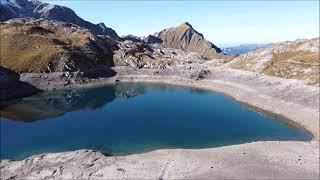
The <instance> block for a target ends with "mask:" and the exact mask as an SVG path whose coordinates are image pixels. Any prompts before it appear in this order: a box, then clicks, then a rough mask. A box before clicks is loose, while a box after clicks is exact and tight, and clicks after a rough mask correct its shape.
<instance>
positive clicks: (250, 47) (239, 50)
mask: <svg viewBox="0 0 320 180" xmlns="http://www.w3.org/2000/svg"><path fill="white" fill-rule="evenodd" d="M270 46H272V44H271V43H269V44H242V45H239V46H232V47H225V48H222V51H223V52H224V53H225V54H230V55H235V54H245V53H248V52H250V51H255V50H258V49H261V48H266V47H270Z"/></svg>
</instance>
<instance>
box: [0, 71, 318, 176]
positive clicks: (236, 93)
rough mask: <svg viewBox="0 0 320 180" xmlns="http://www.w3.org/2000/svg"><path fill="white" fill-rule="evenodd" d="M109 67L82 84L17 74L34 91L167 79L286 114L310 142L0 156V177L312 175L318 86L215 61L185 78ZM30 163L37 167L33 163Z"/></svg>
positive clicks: (177, 74)
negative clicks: (102, 75)
mask: <svg viewBox="0 0 320 180" xmlns="http://www.w3.org/2000/svg"><path fill="white" fill-rule="evenodd" d="M113 70H114V71H115V72H116V75H115V76H113V77H108V78H96V79H86V80H85V82H84V83H82V84H80V83H78V82H77V81H76V80H75V81H73V79H72V78H70V79H67V82H68V83H67V84H66V79H61V74H62V73H52V74H22V75H21V78H20V79H21V80H22V81H23V82H27V83H30V84H31V85H33V86H35V87H37V88H39V89H40V90H54V89H73V88H87V87H95V86H103V85H106V84H112V83H116V82H119V81H120V82H150V83H166V84H172V85H180V86H187V87H194V88H200V89H205V90H210V91H214V92H218V93H222V94H224V95H227V96H230V97H232V98H233V99H234V100H236V101H238V102H241V103H245V104H248V105H250V106H252V107H257V108H258V109H262V110H263V111H264V112H271V113H272V114H276V115H280V116H281V117H285V119H287V120H288V121H289V122H292V123H294V124H296V125H298V126H299V127H303V128H305V129H306V130H308V131H309V132H311V133H312V134H313V135H314V139H313V140H312V141H310V142H300V141H261V142H254V143H246V144H240V145H231V146H223V147H217V148H209V149H196V150H195V149H193V150H189V149H170V150H166V149H160V150H156V151H152V152H147V153H142V154H135V155H128V156H115V157H106V156H104V155H103V154H102V153H99V152H94V151H91V150H79V151H72V152H62V153H48V154H43V155H35V156H31V157H29V158H26V159H24V160H21V161H11V160H2V161H1V165H2V167H1V172H2V173H3V174H4V175H3V177H4V179H7V178H10V177H16V178H19V177H29V178H51V177H55V178H56V177H62V178H73V179H74V178H95V179H99V178H102V179H103V178H115V179H118V178H139V177H141V176H143V177H145V178H148V179H150V178H152V179H154V178H156V179H170V178H172V179H176V178H212V177H216V178H254V177H255V178H257V177H261V178H294V179H296V178H311V179H316V178H317V177H319V103H318V100H317V99H315V98H314V97H319V89H318V88H317V87H313V86H308V85H305V84H304V83H302V82H300V81H298V80H286V79H281V78H275V77H270V76H264V75H258V74H256V73H252V72H245V71H240V70H234V69H232V70H231V69H228V68H225V69H224V68H221V67H220V68H209V70H210V74H209V75H208V76H206V77H204V78H200V79H196V80H195V79H193V78H190V71H189V70H187V71H182V70H181V71H175V70H168V69H165V70H159V69H139V70H137V69H133V68H127V67H116V68H113ZM43 76H46V77H45V78H44V77H43ZM82 82H83V81H82ZM278 94H281V96H279V95H278ZM310 94H311V95H310ZM301 97H303V99H301ZM279 107H281V108H279ZM65 159H69V161H66V160H65ZM95 159H98V160H95ZM93 160H94V161H93ZM72 163H77V164H78V166H77V167H73V166H71V164H72ZM35 166H36V167H38V170H35V169H34V168H33V167H35ZM87 166H88V167H87ZM204 166H206V167H204ZM61 167H62V169H63V171H61ZM149 169H150V170H149ZM270 174H272V177H270Z"/></svg>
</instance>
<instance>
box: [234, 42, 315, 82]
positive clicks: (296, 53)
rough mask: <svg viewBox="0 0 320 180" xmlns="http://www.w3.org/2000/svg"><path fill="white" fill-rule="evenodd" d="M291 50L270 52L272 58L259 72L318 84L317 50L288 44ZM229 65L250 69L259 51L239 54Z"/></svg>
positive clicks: (257, 58) (256, 61)
mask: <svg viewBox="0 0 320 180" xmlns="http://www.w3.org/2000/svg"><path fill="white" fill-rule="evenodd" d="M289 48H290V49H291V51H286V52H279V53H274V52H273V53H271V55H272V58H271V59H270V60H269V61H267V62H265V63H264V64H263V68H262V70H261V71H259V72H260V73H263V74H266V75H270V76H276V77H281V78H287V79H300V80H307V81H308V83H310V84H319V81H320V80H319V79H320V78H319V74H320V73H319V68H320V54H319V52H311V51H302V50H296V48H297V46H296V45H295V44H292V45H290V46H289ZM236 59H237V60H236V61H234V62H232V63H231V64H230V67H232V68H236V69H243V70H249V71H252V70H253V69H252V66H253V65H255V64H256V63H258V61H259V60H260V59H259V53H253V54H251V56H249V57H246V56H243V55H241V56H239V57H237V58H236Z"/></svg>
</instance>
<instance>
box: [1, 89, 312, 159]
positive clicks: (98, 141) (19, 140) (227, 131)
mask: <svg viewBox="0 0 320 180" xmlns="http://www.w3.org/2000/svg"><path fill="white" fill-rule="evenodd" d="M1 116H2V117H1V119H0V123H1V159H8V158H9V159H21V158H25V157H28V156H30V155H34V154H40V153H47V152H61V151H69V150H78V149H94V150H98V151H102V152H104V153H106V154H109V155H127V154H134V153H141V152H146V151H151V150H155V149H162V148H209V147H217V146H223V145H231V144H239V143H245V142H252V141H259V140H310V139H311V138H312V135H311V134H310V133H308V132H306V131H304V130H302V129H300V128H296V127H294V126H291V125H289V124H287V123H285V121H280V120H277V119H275V118H273V117H270V116H267V115H263V114H261V113H257V112H255V111H254V110H252V109H248V108H247V107H245V106H243V105H241V104H240V103H237V102H235V101H233V100H232V99H231V98H229V97H226V96H224V95H221V94H218V93H213V92H210V91H205V90H199V89H192V88H187V87H179V86H172V85H164V84H146V83H118V84H115V85H109V86H105V87H98V88H92V89H81V90H68V91H52V92H44V93H40V94H37V95H34V96H31V97H27V98H23V99H20V100H15V101H10V102H5V103H4V104H2V105H1Z"/></svg>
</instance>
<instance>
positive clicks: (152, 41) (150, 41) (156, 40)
mask: <svg viewBox="0 0 320 180" xmlns="http://www.w3.org/2000/svg"><path fill="white" fill-rule="evenodd" d="M143 41H144V42H145V43H147V44H157V43H162V42H163V41H162V40H161V39H160V38H158V37H155V36H153V35H149V36H147V37H145V38H143Z"/></svg>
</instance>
